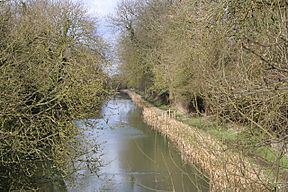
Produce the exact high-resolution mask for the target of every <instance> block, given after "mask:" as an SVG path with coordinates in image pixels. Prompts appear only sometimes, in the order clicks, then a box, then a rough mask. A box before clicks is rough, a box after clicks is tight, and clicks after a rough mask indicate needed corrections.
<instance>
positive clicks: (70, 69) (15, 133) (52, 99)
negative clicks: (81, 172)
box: [0, 0, 108, 191]
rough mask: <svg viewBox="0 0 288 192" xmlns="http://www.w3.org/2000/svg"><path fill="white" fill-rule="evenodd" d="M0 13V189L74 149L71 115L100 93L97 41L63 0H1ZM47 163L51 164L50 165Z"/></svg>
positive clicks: (85, 112) (30, 179) (59, 166)
mask: <svg viewBox="0 0 288 192" xmlns="http://www.w3.org/2000/svg"><path fill="white" fill-rule="evenodd" d="M1 6H2V7H1V9H3V11H1V13H0V14H1V15H0V34H1V39H0V74H1V76H0V139H1V142H0V190H4V191H14V190H30V189H31V190H32V189H37V187H38V184H39V183H37V182H38V181H40V180H41V179H43V180H47V179H48V180H49V179H51V177H53V174H52V175H51V172H52V173H57V174H59V175H60V176H62V177H65V176H67V175H68V174H69V172H70V168H71V163H72V161H73V159H75V157H76V156H77V155H79V152H80V151H79V143H78V142H79V141H77V140H76V138H75V137H76V136H77V135H79V130H78V128H76V126H74V125H73V122H72V121H73V120H76V119H78V118H83V117H87V116H90V115H92V114H95V113H97V111H98V110H99V109H100V106H101V103H102V102H103V99H104V98H105V95H107V93H108V92H107V90H106V87H105V84H106V83H105V82H106V78H107V77H106V75H105V74H104V72H103V71H102V69H103V64H104V63H105V59H104V57H103V49H104V48H105V44H104V42H103V41H102V40H101V38H100V37H99V36H98V35H96V34H97V33H96V29H95V24H94V21H93V20H92V19H91V18H88V17H87V16H86V13H85V11H83V8H82V7H81V6H80V5H78V4H74V3H71V2H69V1H50V0H40V1H39V0H37V1H36V0H29V1H25V3H24V2H21V1H11V2H10V1H7V2H6V3H4V4H3V5H1ZM51 170H54V171H51Z"/></svg>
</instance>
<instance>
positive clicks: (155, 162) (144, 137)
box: [69, 95, 209, 192]
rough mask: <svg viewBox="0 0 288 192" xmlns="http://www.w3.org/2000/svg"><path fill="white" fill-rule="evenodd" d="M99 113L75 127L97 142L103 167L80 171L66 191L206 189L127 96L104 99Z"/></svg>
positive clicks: (187, 190)
mask: <svg viewBox="0 0 288 192" xmlns="http://www.w3.org/2000/svg"><path fill="white" fill-rule="evenodd" d="M102 116H103V118H102V119H100V120H99V119H98V120H93V119H92V120H86V121H81V122H78V126H80V127H82V128H86V129H87V131H86V136H87V137H89V138H97V142H100V143H102V144H101V149H102V151H103V157H102V160H103V162H104V164H105V166H103V167H102V168H101V169H100V172H99V173H100V175H99V176H96V175H95V174H93V173H90V172H89V170H88V169H87V170H82V172H81V173H82V174H81V175H78V177H77V181H76V185H75V186H74V187H70V189H69V191H71V192H74V191H75V192H76V191H81V192H92V191H120V192H122V191H123V192H130V191H131V192H142V191H177V192H178V191H179V192H181V191H183V192H185V191H186V192H190V191H208V188H209V185H208V181H207V179H205V177H203V176H202V175H201V174H199V172H197V170H196V169H195V168H194V167H193V166H188V165H185V164H184V162H183V161H182V160H181V158H180V155H179V154H178V153H177V150H176V149H175V147H174V146H173V145H172V144H171V143H169V142H168V141H167V140H166V139H165V138H164V137H162V136H160V135H158V134H157V133H155V132H154V131H152V130H151V129H150V128H149V127H148V126H147V125H146V124H145V123H144V122H143V120H142V118H141V111H140V110H139V109H138V108H137V107H135V105H134V104H133V103H132V101H131V100H130V99H129V98H127V96H123V95H120V96H117V97H116V98H115V99H112V100H110V101H109V102H107V104H106V105H105V106H104V107H103V110H102ZM87 122H89V124H90V126H88V127H87Z"/></svg>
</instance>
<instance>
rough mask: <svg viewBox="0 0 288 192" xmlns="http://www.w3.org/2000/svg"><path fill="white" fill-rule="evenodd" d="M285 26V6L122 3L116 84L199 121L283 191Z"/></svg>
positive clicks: (287, 117)
mask: <svg viewBox="0 0 288 192" xmlns="http://www.w3.org/2000/svg"><path fill="white" fill-rule="evenodd" d="M287 19H288V4H287V2H286V1H283V0H272V1H265V0H263V1H255V0H248V1H239V0H232V1H222V0H219V1H194V0H192V1H184V0H182V1H168V0H160V1H159V0H157V1H156V0H148V1H132V0H125V1H122V3H120V4H119V6H118V13H117V16H116V17H115V18H114V19H113V21H112V22H113V23H114V25H115V26H116V27H117V28H118V29H119V30H120V31H122V35H121V39H120V41H119V50H118V52H119V54H120V58H121V62H122V65H121V72H120V74H119V77H117V78H118V79H120V80H121V84H122V85H123V87H128V88H134V89H136V90H138V91H140V92H142V93H143V94H145V95H149V96H150V97H152V98H154V99H155V98H156V99H155V100H157V101H158V102H159V101H161V103H166V104H170V105H171V106H174V107H175V108H177V109H178V110H180V111H182V112H184V113H190V114H193V116H194V117H197V119H198V120H199V121H198V122H196V121H197V120H195V119H194V120H192V121H194V122H191V120H189V119H188V121H190V123H191V125H193V126H194V127H198V128H200V129H206V131H208V132H210V133H211V135H213V137H215V138H217V137H218V139H219V140H221V141H223V142H226V143H227V142H228V143H229V145H228V146H229V148H231V150H235V149H236V150H237V151H238V152H239V153H241V154H244V155H245V156H247V157H250V158H251V161H253V162H255V163H256V164H258V165H262V166H264V167H265V168H268V170H267V174H268V175H269V177H270V184H269V185H270V187H271V190H272V189H273V190H285V189H287V183H285V175H286V173H285V172H287V169H288V167H287V163H285V162H287V143H288V137H287V133H288V132H287V125H288V109H287V106H288V91H287V90H288V84H287V82H288V80H287V78H288V64H287V61H288V50H287V48H288V30H287V29H288V24H287ZM186 120H187V119H186ZM199 122H200V123H199ZM187 123H189V122H187ZM286 181H287V180H286Z"/></svg>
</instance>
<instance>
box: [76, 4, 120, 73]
mask: <svg viewBox="0 0 288 192" xmlns="http://www.w3.org/2000/svg"><path fill="white" fill-rule="evenodd" d="M73 1H75V2H81V3H82V4H83V5H84V7H85V8H87V11H88V14H89V15H91V16H93V17H94V16H95V17H97V20H98V26H97V30H98V33H99V35H101V36H102V37H103V38H104V40H105V41H106V42H108V43H109V44H110V45H111V47H110V50H111V51H112V52H111V55H110V57H111V59H112V60H111V65H109V66H107V68H106V69H105V71H106V72H107V73H108V74H109V75H111V76H112V75H114V74H117V73H118V66H119V65H118V63H119V59H118V57H117V54H113V53H115V52H114V51H115V45H116V41H117V37H118V35H117V34H115V30H113V28H112V27H111V25H110V24H109V20H108V16H111V15H113V14H114V13H115V11H116V10H115V9H116V7H117V4H118V2H120V1H121V0H73Z"/></svg>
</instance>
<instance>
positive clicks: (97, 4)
mask: <svg viewBox="0 0 288 192" xmlns="http://www.w3.org/2000/svg"><path fill="white" fill-rule="evenodd" d="M80 2H82V3H83V4H84V6H85V7H87V9H88V12H89V14H92V15H96V16H98V17H105V16H107V15H110V14H113V12H114V11H115V8H116V6H117V3H118V2H119V0H80Z"/></svg>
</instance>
